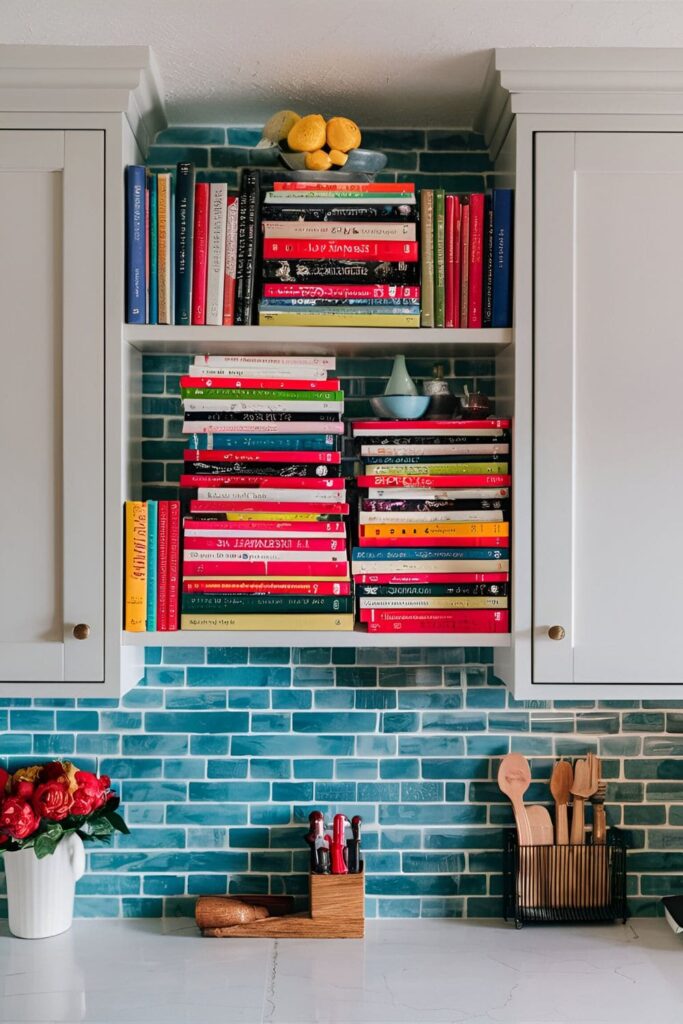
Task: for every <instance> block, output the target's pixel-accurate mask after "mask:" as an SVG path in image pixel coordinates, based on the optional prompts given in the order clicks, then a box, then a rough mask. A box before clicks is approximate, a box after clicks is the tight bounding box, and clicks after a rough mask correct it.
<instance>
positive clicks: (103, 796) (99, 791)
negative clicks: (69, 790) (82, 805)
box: [74, 772, 111, 814]
mask: <svg viewBox="0 0 683 1024" xmlns="http://www.w3.org/2000/svg"><path fill="white" fill-rule="evenodd" d="M76 782H77V783H78V790H76V792H79V791H80V790H82V791H83V796H82V798H81V799H85V796H86V795H87V796H88V797H89V799H90V800H91V802H92V806H91V808H90V810H93V811H94V810H97V808H98V807H102V805H103V804H106V802H107V800H108V799H109V787H110V786H111V779H110V778H109V776H108V775H100V777H99V778H98V777H97V775H93V773H92V772H76ZM74 813H75V812H74ZM85 813H87V814H89V813H90V811H86V812H85Z"/></svg>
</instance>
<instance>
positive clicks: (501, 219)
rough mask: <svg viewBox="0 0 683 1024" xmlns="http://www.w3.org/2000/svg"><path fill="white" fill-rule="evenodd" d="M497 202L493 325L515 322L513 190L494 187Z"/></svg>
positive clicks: (494, 219)
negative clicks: (513, 297)
mask: <svg viewBox="0 0 683 1024" xmlns="http://www.w3.org/2000/svg"><path fill="white" fill-rule="evenodd" d="M491 201H492V205H493V303H492V313H491V326H492V327H510V326H511V324H512V252H513V248H512V216H513V214H512V204H513V192H512V190H511V189H508V188H494V190H493V194H492V200H491Z"/></svg>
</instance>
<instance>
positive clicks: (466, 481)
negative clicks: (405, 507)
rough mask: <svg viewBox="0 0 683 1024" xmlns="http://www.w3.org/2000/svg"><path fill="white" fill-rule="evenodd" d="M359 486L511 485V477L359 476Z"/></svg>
mask: <svg viewBox="0 0 683 1024" xmlns="http://www.w3.org/2000/svg"><path fill="white" fill-rule="evenodd" d="M357 483H358V486H359V487H396V488H401V487H413V488H429V487H435V488H441V489H446V488H453V489H454V488H456V487H509V486H510V483H511V479H510V477H509V476H507V475H505V474H503V473H491V474H476V475H472V476H470V475H462V476H388V475H385V476H379V475H378V476H359V477H358V478H357Z"/></svg>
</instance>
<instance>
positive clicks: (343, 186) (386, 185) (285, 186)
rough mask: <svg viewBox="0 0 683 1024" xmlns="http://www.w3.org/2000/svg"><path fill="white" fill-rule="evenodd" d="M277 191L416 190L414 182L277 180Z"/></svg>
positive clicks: (275, 186)
mask: <svg viewBox="0 0 683 1024" xmlns="http://www.w3.org/2000/svg"><path fill="white" fill-rule="evenodd" d="M273 190H274V191H275V192H382V193H386V192H400V193H405V192H414V191H415V185H414V184H413V183H412V182H396V181H381V182H379V181H363V182H354V181H339V182H337V181H303V182H302V181H276V182H275V183H274V184H273Z"/></svg>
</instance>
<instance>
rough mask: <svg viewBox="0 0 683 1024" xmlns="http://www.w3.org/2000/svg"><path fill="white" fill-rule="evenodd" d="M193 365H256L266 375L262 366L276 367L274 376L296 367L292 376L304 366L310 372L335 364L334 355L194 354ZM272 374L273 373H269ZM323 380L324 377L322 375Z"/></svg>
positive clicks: (237, 367) (297, 374)
mask: <svg viewBox="0 0 683 1024" xmlns="http://www.w3.org/2000/svg"><path fill="white" fill-rule="evenodd" d="M194 365H195V366H211V367H223V368H226V367H228V368H231V369H233V370H243V369H245V368H246V369H247V370H249V369H252V368H253V367H254V366H258V367H259V370H258V372H259V373H264V375H265V376H268V374H267V373H265V371H264V370H262V369H261V368H262V367H267V368H268V369H272V368H277V374H275V376H283V377H284V376H286V375H287V373H286V371H288V370H291V368H292V367H296V370H295V372H294V373H293V376H295V377H302V376H303V373H302V372H301V369H303V368H306V369H308V370H309V371H310V372H311V373H312V372H313V371H316V372H321V371H324V370H334V369H335V367H336V365H337V359H336V356H264V355H260V356H195V357H194ZM271 376H273V374H271ZM323 380H324V377H323Z"/></svg>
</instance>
